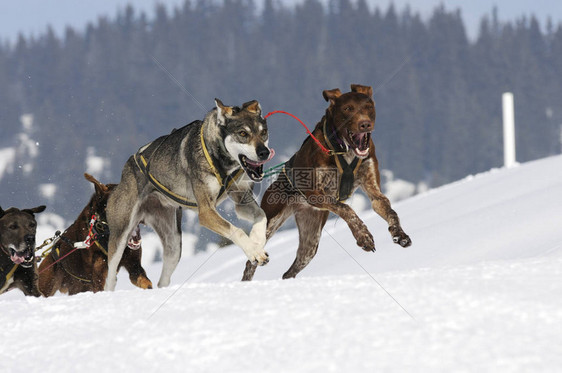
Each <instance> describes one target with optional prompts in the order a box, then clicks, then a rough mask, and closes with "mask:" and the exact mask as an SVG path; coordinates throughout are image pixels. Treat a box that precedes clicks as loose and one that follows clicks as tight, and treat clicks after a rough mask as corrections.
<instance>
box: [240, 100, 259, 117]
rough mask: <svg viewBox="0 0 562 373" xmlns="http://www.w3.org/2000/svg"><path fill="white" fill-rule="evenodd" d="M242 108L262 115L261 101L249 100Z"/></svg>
mask: <svg viewBox="0 0 562 373" xmlns="http://www.w3.org/2000/svg"><path fill="white" fill-rule="evenodd" d="M242 109H243V110H246V111H248V112H250V113H252V114H257V115H261V106H260V103H259V102H257V101H256V100H252V101H248V102H246V103H244V104H243V105H242Z"/></svg>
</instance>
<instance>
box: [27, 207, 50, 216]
mask: <svg viewBox="0 0 562 373" xmlns="http://www.w3.org/2000/svg"><path fill="white" fill-rule="evenodd" d="M46 208H47V206H45V205H41V206H37V207H33V208H31V209H24V210H22V211H23V212H27V213H28V214H31V215H33V214H38V213H40V212H43V211H45V209H46Z"/></svg>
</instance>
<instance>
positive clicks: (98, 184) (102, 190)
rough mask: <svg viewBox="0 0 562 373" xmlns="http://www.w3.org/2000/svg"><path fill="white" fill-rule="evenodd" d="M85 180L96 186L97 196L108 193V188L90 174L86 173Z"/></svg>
mask: <svg viewBox="0 0 562 373" xmlns="http://www.w3.org/2000/svg"><path fill="white" fill-rule="evenodd" d="M84 178H85V179H86V180H88V181H89V182H90V183H92V184H94V188H95V189H96V194H103V193H107V191H108V189H107V186H106V185H105V184H103V183H101V182H99V181H98V180H97V179H96V178H95V177H93V176H92V175H90V174H88V173H84Z"/></svg>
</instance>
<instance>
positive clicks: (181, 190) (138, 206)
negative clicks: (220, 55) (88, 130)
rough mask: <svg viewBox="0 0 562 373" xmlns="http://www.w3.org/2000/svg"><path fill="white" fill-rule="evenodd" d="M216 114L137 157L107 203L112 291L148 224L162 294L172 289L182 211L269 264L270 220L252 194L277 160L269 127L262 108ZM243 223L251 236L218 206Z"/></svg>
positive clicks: (251, 105)
mask: <svg viewBox="0 0 562 373" xmlns="http://www.w3.org/2000/svg"><path fill="white" fill-rule="evenodd" d="M215 104H216V108H214V109H212V110H211V111H209V112H208V113H207V115H206V116H205V119H204V120H203V121H195V122H192V123H190V124H188V125H186V126H185V127H183V128H180V129H178V130H174V131H172V133H170V134H169V135H167V136H162V137H160V138H158V139H156V140H154V141H153V142H151V143H149V144H147V145H145V146H143V147H142V148H140V149H139V151H138V152H137V153H136V154H135V155H133V156H131V157H130V158H129V160H128V161H127V163H126V164H125V167H124V168H123V173H122V176H121V182H120V183H119V185H118V186H117V187H116V188H115V190H114V191H113V193H112V194H111V196H110V197H109V200H108V202H107V209H106V213H107V223H108V225H109V231H110V237H109V245H108V260H109V263H108V267H109V268H108V274H107V280H106V283H105V290H114V289H115V284H116V281H117V277H116V274H117V266H118V264H119V261H120V259H121V256H122V254H123V249H124V248H125V246H126V243H127V242H126V241H127V237H128V235H129V233H130V232H131V231H132V230H133V229H134V228H135V227H136V226H137V225H138V224H139V223H141V222H143V223H144V224H147V225H149V226H151V227H152V228H153V229H154V230H155V231H156V233H157V234H158V236H159V237H160V240H161V241H162V246H163V251H164V255H163V268H162V273H161V275H160V280H159V281H158V287H163V286H168V285H169V284H170V277H171V276H172V273H173V272H174V270H175V268H176V266H177V264H178V262H179V259H180V256H181V218H182V212H181V208H182V207H188V208H195V209H197V210H198V213H199V223H200V224H201V225H202V226H204V227H206V228H208V229H210V230H212V231H214V232H216V233H218V234H220V235H222V236H224V237H226V238H229V239H230V240H232V241H233V242H234V243H235V244H236V245H238V246H239V247H241V248H242V250H243V251H244V253H245V254H246V256H247V257H248V259H249V260H250V262H252V263H255V264H258V265H264V264H266V263H267V262H268V261H269V259H268V254H267V253H266V252H265V250H264V248H263V247H264V245H265V241H266V239H265V229H266V224H267V220H266V217H265V214H264V212H263V210H262V209H261V208H260V207H259V206H258V204H257V203H256V201H255V199H254V195H253V193H252V189H253V185H254V182H257V181H261V180H262V178H263V164H264V163H265V162H266V161H268V160H269V159H271V157H272V156H273V154H274V153H273V150H272V149H269V148H268V132H267V123H266V121H265V119H264V118H263V117H262V115H261V107H260V105H259V103H258V102H257V101H255V100H254V101H250V102H246V103H245V104H243V105H242V107H241V108H240V107H236V106H225V105H224V104H223V103H222V102H221V101H220V100H219V99H215ZM227 196H228V197H230V198H231V199H232V200H233V201H234V204H235V208H236V213H237V215H238V216H239V217H240V218H243V219H245V220H248V221H250V222H253V226H252V230H251V232H250V233H249V235H248V234H246V233H245V232H244V231H243V230H242V229H240V228H237V227H235V226H234V225H232V224H231V223H229V222H228V221H226V220H225V219H224V218H223V217H222V216H220V215H219V213H218V212H217V210H216V206H217V205H218V204H219V203H221V202H222V201H223V200H224V199H225V198H226V197H227Z"/></svg>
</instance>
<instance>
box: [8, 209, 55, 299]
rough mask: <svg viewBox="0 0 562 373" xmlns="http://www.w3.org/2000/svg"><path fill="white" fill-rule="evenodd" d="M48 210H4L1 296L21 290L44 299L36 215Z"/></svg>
mask: <svg viewBox="0 0 562 373" xmlns="http://www.w3.org/2000/svg"><path fill="white" fill-rule="evenodd" d="M44 210H45V206H39V207H34V208H32V209H24V210H19V209H17V208H14V207H12V208H9V209H7V210H6V211H4V210H3V209H2V208H1V207H0V248H1V250H0V294H2V293H4V292H6V291H8V290H11V289H14V288H18V289H20V290H21V291H23V293H24V294H25V295H33V296H36V297H38V296H40V295H41V294H40V293H39V289H38V287H37V264H36V260H35V232H36V229H37V222H36V221H35V214H37V213H39V212H42V211H44Z"/></svg>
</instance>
